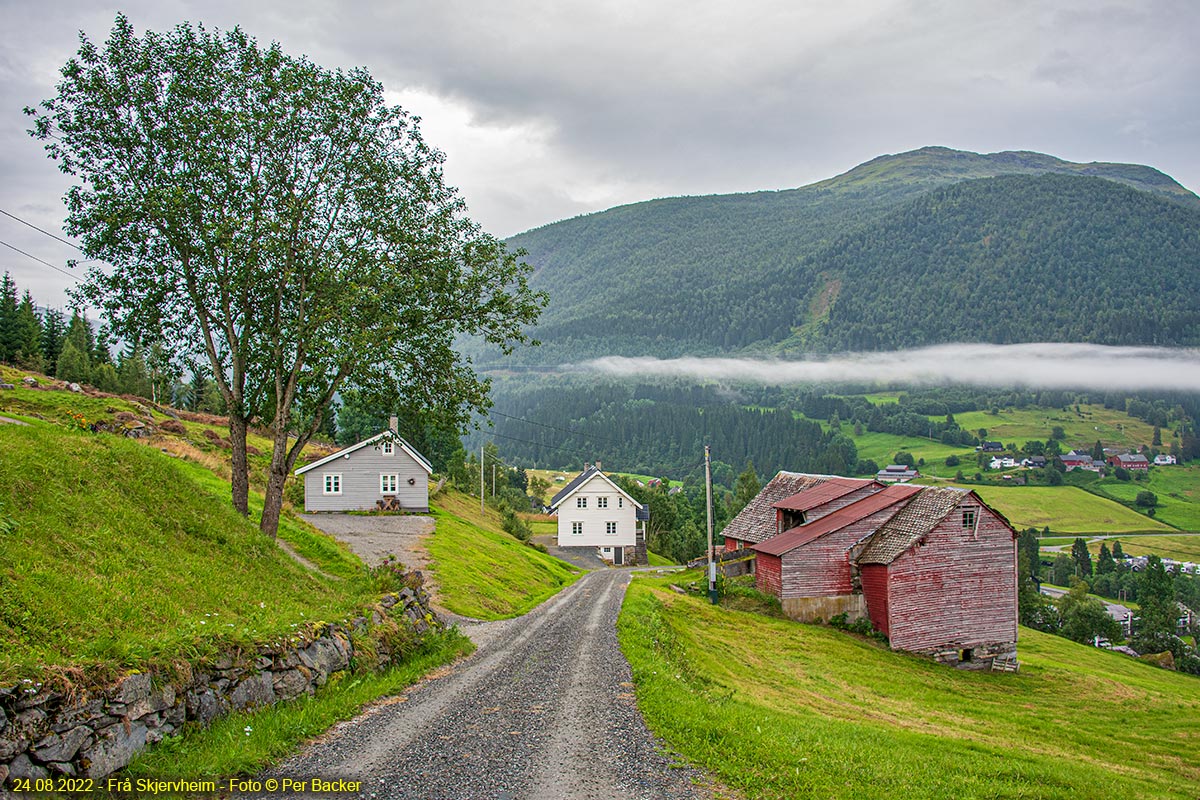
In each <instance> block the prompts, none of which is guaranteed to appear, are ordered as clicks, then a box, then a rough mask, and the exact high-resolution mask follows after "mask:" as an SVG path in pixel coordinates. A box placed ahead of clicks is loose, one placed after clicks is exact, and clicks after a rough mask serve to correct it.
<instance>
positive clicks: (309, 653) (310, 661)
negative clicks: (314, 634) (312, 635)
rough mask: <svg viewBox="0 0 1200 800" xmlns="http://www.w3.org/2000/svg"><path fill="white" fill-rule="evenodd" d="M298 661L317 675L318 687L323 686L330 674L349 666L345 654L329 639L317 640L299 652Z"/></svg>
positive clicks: (348, 659)
mask: <svg viewBox="0 0 1200 800" xmlns="http://www.w3.org/2000/svg"><path fill="white" fill-rule="evenodd" d="M300 660H301V661H302V662H304V665H305V666H306V667H308V668H309V669H312V670H315V671H316V672H317V673H318V678H317V683H318V684H320V685H324V684H325V679H326V678H328V677H329V674H330V673H331V672H337V671H338V670H340V669H345V668H346V667H348V666H350V658H349V656H348V654H347V652H346V651H344V650H343V649H342V648H339V647H338V645H336V644H334V642H333V640H332V639H331V638H321V639H317V640H316V641H315V642H313V643H312V644H310V645H309V646H308V647H306V648H304V649H303V650H301V651H300Z"/></svg>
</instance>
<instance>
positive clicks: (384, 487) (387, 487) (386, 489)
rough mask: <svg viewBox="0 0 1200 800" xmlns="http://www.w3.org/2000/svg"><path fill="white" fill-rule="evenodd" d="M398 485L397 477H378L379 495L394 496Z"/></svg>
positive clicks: (398, 478) (398, 479)
mask: <svg viewBox="0 0 1200 800" xmlns="http://www.w3.org/2000/svg"><path fill="white" fill-rule="evenodd" d="M399 483H400V476H399V475H380V476H379V491H380V493H381V494H395V493H396V486H397V484H399Z"/></svg>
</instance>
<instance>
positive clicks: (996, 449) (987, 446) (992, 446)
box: [979, 442, 1004, 453]
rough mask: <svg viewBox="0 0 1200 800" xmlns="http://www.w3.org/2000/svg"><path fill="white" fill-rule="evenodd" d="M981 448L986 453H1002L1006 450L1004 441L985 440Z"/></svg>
mask: <svg viewBox="0 0 1200 800" xmlns="http://www.w3.org/2000/svg"><path fill="white" fill-rule="evenodd" d="M979 449H980V450H982V451H983V452H985V453H1001V452H1003V451H1004V444H1003V443H1002V442H984V443H983V444H981V445H979Z"/></svg>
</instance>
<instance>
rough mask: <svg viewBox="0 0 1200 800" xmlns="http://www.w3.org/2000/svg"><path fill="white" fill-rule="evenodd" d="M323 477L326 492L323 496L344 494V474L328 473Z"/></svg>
mask: <svg viewBox="0 0 1200 800" xmlns="http://www.w3.org/2000/svg"><path fill="white" fill-rule="evenodd" d="M323 477H324V480H323V481H322V485H323V487H324V491H323V492H322V494H329V495H334V494H341V493H342V473H340V472H326V473H325V474H324V476H323Z"/></svg>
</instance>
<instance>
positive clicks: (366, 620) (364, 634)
mask: <svg viewBox="0 0 1200 800" xmlns="http://www.w3.org/2000/svg"><path fill="white" fill-rule="evenodd" d="M414 574H415V576H416V580H414V581H413V583H417V584H419V582H420V577H419V576H420V573H414ZM441 627H442V623H441V621H440V620H439V619H438V618H437V616H436V614H434V613H433V611H432V610H431V609H430V607H429V595H428V594H427V593H426V592H425V590H424V589H421V588H415V589H413V588H405V589H402V590H401V591H399V592H395V593H391V594H387V595H384V597H383V598H382V599H381V600H380V601H379V603H378V604H376V605H375V606H374V607H372V608H370V609H367V610H366V612H365V613H364V615H363V616H360V617H357V618H355V619H353V620H351V621H349V622H346V623H342V624H326V625H323V626H321V627H320V628H318V629H316V630H313V631H312V632H311V633H309V634H308V635H306V636H302V637H299V640H298V641H296V642H295V643H292V644H287V645H283V646H262V647H260V648H258V649H257V650H256V651H250V652H242V651H238V652H234V653H228V654H225V655H223V656H221V657H220V658H218V659H217V660H216V661H215V662H212V663H205V664H196V665H191V666H190V668H185V669H184V670H183V672H185V673H187V672H190V675H188V676H187V677H185V678H180V677H178V676H174V677H168V676H166V675H154V674H150V673H133V674H130V675H127V676H125V677H124V678H122V679H121V680H120V681H118V682H117V683H116V684H114V685H112V686H109V687H106V688H105V689H103V690H99V691H95V692H91V693H89V694H88V695H86V696H82V697H74V698H71V697H67V696H66V695H64V694H63V693H61V692H58V691H53V690H49V689H47V688H45V687H43V686H42V685H41V684H39V683H35V682H30V681H25V682H22V683H21V684H18V685H17V686H12V687H0V787H4V786H9V787H11V780H12V779H13V778H35V779H36V778H46V777H54V776H60V775H65V776H80V777H88V778H100V777H103V776H105V775H108V774H110V773H112V772H115V771H116V770H119V769H121V768H122V767H124V766H125V765H126V764H128V763H129V761H130V760H131V759H132V758H133V756H134V754H135V753H137V752H138V751H140V750H142V749H143V748H144V747H146V746H147V745H152V744H154V743H156V742H158V741H160V740H162V739H163V737H165V736H169V735H171V734H173V733H175V732H176V731H178V730H179V729H180V728H181V727H182V726H183V725H184V723H186V722H190V721H195V722H197V723H198V724H200V725H208V724H209V723H211V722H212V721H213V720H214V719H216V718H217V717H219V716H222V715H224V714H227V713H229V712H231V711H240V710H242V709H247V708H252V707H255V706H264V705H270V704H272V703H276V702H280V701H283V700H290V699H292V698H294V697H299V696H300V695H302V694H312V693H313V692H315V691H316V689H317V687H318V686H322V685H324V684H325V682H326V681H327V680H328V679H329V676H330V675H333V674H334V673H337V672H341V671H344V670H349V669H350V668H351V665H352V664H353V665H354V667H355V668H357V669H363V668H375V669H383V668H385V667H387V666H389V665H390V664H391V663H392V660H393V655H394V654H393V650H394V649H395V648H396V647H397V646H398V645H400V644H402V643H404V642H410V643H414V644H415V641H416V640H417V639H419V638H420V637H422V636H424V635H425V634H426V633H427V632H430V631H432V630H436V629H439V628H441ZM395 655H396V656H397V657H398V656H400V655H401V654H399V653H395ZM0 794H3V792H0Z"/></svg>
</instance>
